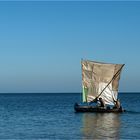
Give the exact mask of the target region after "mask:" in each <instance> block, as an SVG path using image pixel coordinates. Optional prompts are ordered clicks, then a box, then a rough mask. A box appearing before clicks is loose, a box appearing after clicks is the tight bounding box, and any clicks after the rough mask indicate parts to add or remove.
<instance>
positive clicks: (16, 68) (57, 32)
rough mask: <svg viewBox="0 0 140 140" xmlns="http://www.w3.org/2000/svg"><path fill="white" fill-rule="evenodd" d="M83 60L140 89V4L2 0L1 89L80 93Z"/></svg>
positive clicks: (122, 84) (123, 85)
mask: <svg viewBox="0 0 140 140" xmlns="http://www.w3.org/2000/svg"><path fill="white" fill-rule="evenodd" d="M81 58H83V59H91V60H96V61H104V62H111V63H125V64H126V65H125V68H124V70H123V73H122V77H121V81H120V88H119V91H123V92H131V91H135V92H138V91H140V89H139V83H140V72H139V71H140V62H139V60H140V2H138V1H135V2H129V1H128V2H125V1H124V2H111V1H109V2H104V1H100V2H96V1H89V2H83V1H81V2H80V1H77V2H74V1H73V2H70V1H69V2H68V1H67V2H66V1H61V2H60V1H53V2H49V1H46V2H45V1H42V2H31V1H30V2H27V1H24V2H23V1H22V2H18V1H16V2H10V1H9V2H2V1H0V93H9V92H12V93H14V92H16V93H19V92H20V93H21V92H22V93H28V92H81V66H80V61H81Z"/></svg>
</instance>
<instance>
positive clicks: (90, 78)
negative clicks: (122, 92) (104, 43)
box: [74, 60, 125, 113]
mask: <svg viewBox="0 0 140 140" xmlns="http://www.w3.org/2000/svg"><path fill="white" fill-rule="evenodd" d="M81 65H82V86H83V87H82V88H83V92H82V103H80V104H79V103H75V105H74V109H75V111H76V112H102V113H110V112H115V113H120V112H125V110H124V109H123V108H122V107H121V105H120V106H119V107H116V106H115V105H116V102H117V101H118V87H119V79H120V74H121V71H122V68H123V66H124V64H111V63H102V62H95V61H89V60H82V61H81ZM99 99H102V100H103V101H104V104H105V106H100V104H98V101H99Z"/></svg>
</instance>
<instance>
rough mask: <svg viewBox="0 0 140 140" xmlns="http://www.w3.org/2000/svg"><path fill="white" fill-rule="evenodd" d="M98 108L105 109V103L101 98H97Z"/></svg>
mask: <svg viewBox="0 0 140 140" xmlns="http://www.w3.org/2000/svg"><path fill="white" fill-rule="evenodd" d="M99 102H100V107H105V102H104V100H103V99H102V98H99Z"/></svg>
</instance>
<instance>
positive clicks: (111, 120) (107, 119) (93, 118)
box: [82, 113, 120, 140]
mask: <svg viewBox="0 0 140 140" xmlns="http://www.w3.org/2000/svg"><path fill="white" fill-rule="evenodd" d="M119 115H120V114H115V113H96V114H92V113H85V114H83V120H82V121H83V127H82V135H83V139H84V140H86V139H119V129H120V119H119Z"/></svg>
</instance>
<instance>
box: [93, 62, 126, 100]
mask: <svg viewBox="0 0 140 140" xmlns="http://www.w3.org/2000/svg"><path fill="white" fill-rule="evenodd" d="M124 65H125V64H123V65H122V67H121V68H120V69H119V70H118V71H117V72H116V74H115V75H114V76H113V77H112V79H111V80H110V82H109V83H108V84H107V85H106V86H105V87H104V89H103V90H102V91H101V93H100V94H99V95H98V96H97V97H96V98H95V99H97V98H98V97H99V96H101V94H102V93H103V92H104V90H105V89H106V88H107V87H108V85H109V84H110V83H111V82H112V81H113V80H114V79H115V78H116V77H117V76H118V75H119V72H120V71H121V70H122V68H123V66H124Z"/></svg>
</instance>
